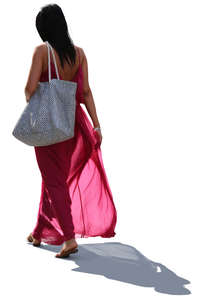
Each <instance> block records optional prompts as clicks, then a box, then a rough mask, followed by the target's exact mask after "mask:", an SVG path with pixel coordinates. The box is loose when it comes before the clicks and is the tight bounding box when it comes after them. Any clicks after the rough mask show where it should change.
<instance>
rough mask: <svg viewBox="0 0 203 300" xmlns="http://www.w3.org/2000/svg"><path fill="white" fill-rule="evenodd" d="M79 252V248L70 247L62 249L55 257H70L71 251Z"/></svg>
mask: <svg viewBox="0 0 203 300" xmlns="http://www.w3.org/2000/svg"><path fill="white" fill-rule="evenodd" d="M76 252H78V248H77V247H74V248H72V249H68V250H66V251H64V250H62V251H61V254H59V253H57V254H56V255H55V257H58V258H64V257H68V256H69V255H70V254H71V253H76Z"/></svg>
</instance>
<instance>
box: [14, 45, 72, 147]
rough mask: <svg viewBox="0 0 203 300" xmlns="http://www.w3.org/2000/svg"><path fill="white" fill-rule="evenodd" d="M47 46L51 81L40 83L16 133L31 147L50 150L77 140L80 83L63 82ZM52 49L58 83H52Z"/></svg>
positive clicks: (50, 47)
mask: <svg viewBox="0 0 203 300" xmlns="http://www.w3.org/2000/svg"><path fill="white" fill-rule="evenodd" d="M45 43H46V45H47V50H48V76H49V81H48V82H39V85H38V87H37V89H36V91H35V93H34V94H33V95H32V96H31V97H30V100H29V102H28V103H27V105H26V107H25V109H24V111H23V112H22V114H21V116H20V118H19V120H18V121H17V123H16V125H15V127H14V129H13V132H12V134H13V136H14V137H16V138H17V139H18V140H20V141H21V142H23V143H25V144H27V145H29V146H47V145H52V144H55V143H58V142H62V141H65V140H68V139H70V138H72V137H74V127H75V110H76V98H75V97H76V89H77V82H73V81H67V80H60V79H59V74H58V69H57V64H56V59H55V55H54V52H53V49H52V46H51V45H50V44H49V42H48V41H46V42H45ZM50 49H51V53H52V56H53V60H54V65H55V70H56V74H57V79H56V78H53V79H51V67H50Z"/></svg>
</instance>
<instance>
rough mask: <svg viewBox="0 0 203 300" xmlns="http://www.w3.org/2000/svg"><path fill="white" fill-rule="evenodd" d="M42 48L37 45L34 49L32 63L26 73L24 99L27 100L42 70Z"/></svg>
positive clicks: (36, 84)
mask: <svg viewBox="0 0 203 300" xmlns="http://www.w3.org/2000/svg"><path fill="white" fill-rule="evenodd" d="M42 51H43V49H42V47H41V46H37V47H35V49H34V53H33V56H32V64H31V67H30V72H29V75H28V79H27V83H26V86H25V89H24V92H25V97H26V101H27V102H28V101H29V99H30V97H31V96H32V94H34V92H35V90H36V88H37V86H38V83H39V80H40V76H41V72H42V63H43V59H42V57H43V53H42Z"/></svg>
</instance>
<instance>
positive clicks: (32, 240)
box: [27, 233, 41, 247]
mask: <svg viewBox="0 0 203 300" xmlns="http://www.w3.org/2000/svg"><path fill="white" fill-rule="evenodd" d="M27 241H28V242H30V243H32V244H33V246H36V247H38V246H40V244H41V241H40V240H37V239H35V238H34V237H33V235H32V233H30V234H29V235H28V237H27Z"/></svg>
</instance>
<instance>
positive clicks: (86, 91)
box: [80, 48, 100, 127]
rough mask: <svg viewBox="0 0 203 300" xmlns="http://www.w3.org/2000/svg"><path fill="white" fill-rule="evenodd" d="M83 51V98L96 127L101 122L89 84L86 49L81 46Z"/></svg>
mask: <svg viewBox="0 0 203 300" xmlns="http://www.w3.org/2000/svg"><path fill="white" fill-rule="evenodd" d="M80 49H81V51H82V54H83V55H82V57H83V58H82V71H83V98H84V100H85V101H84V102H85V103H84V104H85V107H86V108H87V111H88V113H89V115H90V117H91V119H92V123H93V125H94V127H100V123H99V120H98V117H97V112H96V106H95V103H94V99H93V95H92V91H91V88H90V86H89V80H88V63H87V58H86V55H85V53H84V50H83V49H82V48H80Z"/></svg>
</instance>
